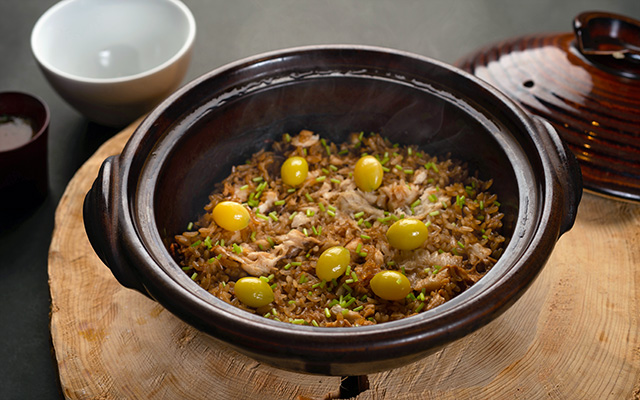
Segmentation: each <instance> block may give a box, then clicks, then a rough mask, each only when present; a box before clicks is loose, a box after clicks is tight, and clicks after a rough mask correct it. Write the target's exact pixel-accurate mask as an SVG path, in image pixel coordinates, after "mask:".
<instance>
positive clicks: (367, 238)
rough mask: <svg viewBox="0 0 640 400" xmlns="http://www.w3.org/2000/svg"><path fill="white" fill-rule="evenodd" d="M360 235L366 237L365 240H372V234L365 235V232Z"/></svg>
mask: <svg viewBox="0 0 640 400" xmlns="http://www.w3.org/2000/svg"><path fill="white" fill-rule="evenodd" d="M360 237H361V238H362V239H364V240H370V239H371V236H369V235H365V234H362V235H360Z"/></svg>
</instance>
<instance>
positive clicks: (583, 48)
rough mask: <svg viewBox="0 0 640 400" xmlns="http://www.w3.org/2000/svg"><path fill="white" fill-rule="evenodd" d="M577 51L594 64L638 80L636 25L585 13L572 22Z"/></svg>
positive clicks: (602, 14) (606, 15)
mask: <svg viewBox="0 0 640 400" xmlns="http://www.w3.org/2000/svg"><path fill="white" fill-rule="evenodd" d="M573 31H574V33H575V35H576V41H577V45H578V50H579V51H580V53H582V54H583V55H584V56H585V57H587V58H588V59H589V60H590V61H592V62H593V63H594V64H596V65H598V66H599V67H602V68H603V69H606V70H608V71H609V72H613V73H618V74H622V75H625V76H627V77H633V78H638V77H640V21H638V20H635V19H633V18H629V17H626V16H623V15H619V14H613V13H608V12H601V11H588V12H584V13H581V14H579V15H578V16H577V17H575V19H574V20H573Z"/></svg>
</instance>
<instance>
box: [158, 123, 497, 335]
mask: <svg viewBox="0 0 640 400" xmlns="http://www.w3.org/2000/svg"><path fill="white" fill-rule="evenodd" d="M365 153H366V154H368V155H373V156H376V157H378V159H379V160H380V161H381V162H382V164H383V166H384V167H385V173H384V177H383V182H382V186H381V187H380V188H378V189H377V190H375V191H373V192H367V193H365V192H362V191H360V190H359V189H357V188H356V185H355V183H354V180H353V179H352V174H353V167H354V165H355V163H356V161H357V160H358V159H359V158H360V157H361V156H362V155H363V154H365ZM291 156H302V157H305V158H306V160H307V162H308V164H309V175H308V177H307V179H306V181H305V182H304V184H303V185H302V186H301V187H299V188H296V189H295V190H292V189H291V188H290V187H288V186H286V185H284V184H283V183H282V179H281V178H280V166H281V165H282V163H283V162H284V160H286V159H287V158H288V157H291ZM491 184H492V181H491V180H489V181H482V180H480V179H478V177H477V174H476V175H470V174H469V171H468V170H467V166H466V165H465V164H463V163H461V162H459V161H455V160H452V159H449V158H445V159H439V158H437V157H432V156H429V155H428V154H426V153H424V152H422V151H420V150H419V149H418V148H417V147H415V146H398V145H394V144H392V143H390V142H389V141H388V140H386V139H384V138H383V137H381V136H380V135H378V134H367V135H363V134H362V133H360V134H351V135H350V136H349V139H348V140H347V141H346V142H345V143H342V144H336V143H328V142H326V141H325V140H324V139H321V138H320V137H319V135H316V134H313V133H312V132H310V131H307V130H303V131H301V132H300V133H299V135H297V136H295V137H291V136H289V135H288V134H285V135H284V136H283V138H282V140H281V141H279V142H276V143H274V144H273V147H272V149H271V150H270V151H264V150H261V151H259V152H258V153H256V154H254V155H253V156H252V157H251V159H250V160H249V161H248V162H247V163H246V164H244V165H238V166H235V167H233V169H232V172H231V174H230V175H229V176H228V177H227V178H226V179H224V180H223V181H222V182H221V183H220V184H219V186H218V187H216V189H215V191H214V193H213V194H211V195H210V196H209V200H210V202H209V204H207V205H206V206H205V207H204V210H205V211H206V213H205V214H204V215H203V216H202V217H201V218H200V219H199V221H197V222H195V223H194V224H193V227H190V229H189V230H188V231H187V232H184V233H183V234H181V235H177V236H175V242H174V243H172V244H171V246H170V250H171V252H172V254H173V255H174V257H175V258H176V260H177V261H178V262H179V264H180V266H182V268H183V270H184V271H185V272H186V274H188V275H189V276H190V277H191V278H192V279H194V280H195V281H196V282H197V283H198V284H199V285H200V286H202V287H203V288H204V289H206V290H207V291H209V292H210V293H211V294H213V295H214V296H217V297H218V298H220V299H222V300H223V301H225V302H227V303H229V304H232V305H234V306H236V307H239V308H241V309H243V310H246V311H247V312H251V313H256V314H258V315H262V316H264V317H265V318H271V319H276V320H279V321H285V322H292V323H298V324H308V325H314V326H328V327H335V326H357V325H371V324H377V323H381V322H387V321H392V320H397V319H401V318H405V317H408V316H411V315H414V314H416V313H419V312H423V311H426V310H430V309H432V308H434V307H436V306H438V305H440V304H443V303H444V302H446V301H448V300H450V299H451V298H453V297H455V296H457V295H458V294H460V293H461V292H463V291H464V290H466V289H467V288H468V287H470V286H471V285H473V284H474V283H475V282H477V281H478V280H479V279H480V278H481V277H482V276H483V275H485V274H486V273H487V271H488V270H489V269H490V268H491V267H492V266H493V265H494V264H495V262H496V261H497V259H498V258H499V257H500V255H501V254H502V251H503V247H504V243H505V238H504V237H503V236H502V235H501V234H500V229H501V227H502V222H501V219H502V217H503V214H502V213H500V211H499V203H498V201H497V196H496V195H495V194H492V193H491V192H489V188H490V187H491ZM223 200H231V201H235V202H238V203H242V204H245V205H246V206H247V207H248V208H249V209H250V210H251V212H250V215H251V220H250V222H249V226H248V227H247V228H245V229H243V230H241V231H237V232H230V231H226V230H224V229H222V228H219V227H218V226H217V225H216V224H215V222H214V221H213V218H212V216H211V211H212V210H213V208H214V206H215V205H216V204H218V203H219V202H221V201H223ZM404 216H406V217H411V218H417V219H420V220H422V221H423V222H425V224H427V225H428V229H429V237H428V239H427V241H426V243H425V244H424V245H423V246H422V247H421V248H419V249H416V250H413V251H401V250H397V249H394V248H393V247H391V246H390V245H389V244H388V242H387V239H386V236H385V233H386V231H387V229H388V227H389V226H390V225H391V224H392V223H393V222H394V221H395V220H397V219H399V218H403V217H404ZM336 245H340V246H344V247H345V248H347V249H348V250H349V251H350V253H351V265H350V267H349V268H348V270H347V273H345V275H343V276H342V277H340V278H339V279H337V280H334V281H333V282H324V283H323V282H322V281H320V280H319V279H318V278H317V277H316V275H315V264H316V261H317V259H318V257H319V256H320V254H322V252H323V251H324V250H326V249H327V248H329V247H332V246H336ZM385 269H392V270H399V271H402V272H403V273H404V274H405V275H406V276H407V278H409V281H410V282H411V287H412V292H411V293H410V294H409V295H408V296H407V297H406V298H405V299H403V300H400V301H388V300H383V299H381V298H379V297H377V296H376V295H375V294H374V293H373V292H372V290H371V288H370V287H369V281H370V280H371V278H373V276H374V275H375V274H376V273H377V272H379V271H381V270H385ZM249 275H250V276H258V277H260V276H262V277H265V278H263V279H268V280H269V284H270V285H272V287H273V288H274V290H273V291H274V296H275V300H274V301H273V302H272V303H271V304H269V305H267V306H264V307H259V308H257V309H254V308H251V307H247V306H246V305H244V304H243V303H241V302H240V301H239V300H238V299H237V298H236V296H235V295H234V282H235V281H237V280H238V279H239V278H241V277H244V276H249Z"/></svg>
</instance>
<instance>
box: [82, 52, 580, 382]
mask: <svg viewBox="0 0 640 400" xmlns="http://www.w3.org/2000/svg"><path fill="white" fill-rule="evenodd" d="M302 128H306V129H310V130H313V131H316V132H319V133H321V134H322V135H323V136H324V137H326V138H327V139H330V140H334V141H341V139H343V138H344V137H345V134H346V133H348V132H353V131H362V130H364V131H376V132H380V133H381V134H383V135H385V136H388V137H389V138H390V139H391V140H392V141H395V142H400V143H404V144H408V143H413V144H418V145H420V147H421V148H422V149H423V150H425V151H427V152H428V153H430V154H434V155H436V154H445V153H451V156H452V157H455V158H459V159H464V160H466V161H468V163H469V166H470V167H471V169H477V170H478V171H479V173H480V176H481V177H493V178H494V179H495V184H494V187H493V189H494V190H495V191H496V192H497V193H498V195H499V196H500V197H499V198H500V199H501V203H502V205H503V211H504V213H505V219H504V221H505V233H506V235H507V236H509V237H510V238H511V240H510V243H509V245H508V248H507V250H506V251H505V253H504V255H503V256H502V258H501V259H500V260H499V262H498V263H497V264H496V266H495V267H494V268H493V269H492V270H491V271H490V272H489V273H488V274H487V275H486V276H485V277H484V278H483V279H482V280H481V281H480V282H479V283H478V284H476V285H475V286H473V287H472V288H471V289H469V290H468V291H466V292H464V293H463V294H461V295H460V296H458V297H456V298H454V299H452V300H450V301H449V302H447V303H445V304H444V305H442V306H439V307H436V308H435V309H433V310H429V311H426V312H424V313H421V314H419V315H417V316H413V317H410V318H405V319H404V320H400V321H394V322H388V323H384V324H380V325H377V326H366V327H352V328H318V327H313V326H299V325H293V324H287V323H281V322H278V321H273V320H267V319H265V318H262V317H260V316H257V315H253V314H250V313H247V312H244V311H242V310H240V309H237V308H235V307H233V306H231V305H229V304H227V303H225V302H223V301H221V300H219V299H217V298H215V297H214V296H212V295H210V294H209V293H208V292H206V291H205V290H203V289H201V288H200V287H199V286H198V285H197V284H196V283H194V282H193V281H192V280H191V279H190V278H189V277H188V276H186V274H184V272H183V271H182V270H181V269H180V267H179V266H178V265H177V264H176V263H175V262H174V261H173V259H172V258H171V256H170V255H169V252H168V251H167V249H166V247H165V239H167V238H171V237H172V235H174V234H176V233H179V232H182V231H183V230H184V228H185V226H186V225H187V223H188V221H191V220H193V219H194V218H196V217H197V216H198V215H199V214H200V213H201V212H202V211H201V210H202V206H203V205H204V204H206V202H207V196H208V194H209V192H210V191H211V190H212V188H213V186H214V183H215V182H217V181H219V180H220V179H221V178H223V177H224V176H225V175H226V174H228V173H229V172H230V168H231V166H232V165H233V164H235V163H238V162H242V161H243V160H245V159H246V158H247V157H248V156H249V155H250V154H251V153H253V152H255V151H257V150H259V149H261V148H263V147H265V146H268V145H269V144H270V143H271V142H272V141H273V140H274V139H275V138H278V137H280V136H281V135H282V133H284V132H297V131H298V130H300V129H302ZM581 193H582V186H581V179H580V172H579V169H578V167H577V163H576V162H575V159H574V157H572V156H571V154H570V152H568V151H567V150H566V149H565V147H564V145H563V143H562V141H561V140H560V138H559V137H558V135H557V134H556V132H555V131H554V130H553V128H552V127H551V126H550V125H549V124H548V123H546V122H544V121H542V120H540V119H537V118H532V117H531V116H529V115H528V114H527V113H526V112H524V111H523V110H522V109H521V108H520V107H519V106H517V105H515V103H513V102H512V101H511V100H509V99H508V98H507V97H505V96H504V95H502V94H501V93H499V92H498V91H496V90H495V89H494V88H492V87H491V86H489V85H487V84H486V83H484V82H482V81H481V80H479V79H477V78H475V77H473V76H471V75H468V74H466V73H464V72H462V71H460V70H457V69H455V68H453V67H451V66H448V65H446V64H443V63H440V62H437V61H434V60H430V59H427V58H424V57H420V56H416V55H412V54H408V53H404V52H399V51H394V50H388V49H381V48H374V47H363V46H312V47H305V48H296V49H289V50H283V51H279V52H274V53H269V54H264V55H259V56H256V57H252V58H249V59H246V60H242V61H239V62H236V63H233V64H231V65H228V66H225V67H222V68H220V69H217V70H215V71H212V72H210V73H208V74H206V75H204V76H202V77H201V78H199V79H197V80H195V81H194V82H192V83H190V84H188V85H187V86H185V87H184V88H182V89H181V90H179V91H178V92H177V93H175V94H174V95H173V96H171V97H170V98H169V99H168V100H167V101H165V102H164V103H163V104H161V105H160V106H159V107H158V108H157V109H156V110H154V111H153V112H152V113H151V114H150V115H149V116H148V117H147V118H146V119H145V120H144V121H143V122H142V124H141V125H140V126H139V127H138V129H137V130H136V132H135V133H134V135H133V136H132V138H131V139H130V141H129V142H128V144H127V146H126V147H125V149H124V150H123V152H122V154H120V155H119V156H114V157H111V158H109V159H107V160H106V161H105V163H104V164H103V166H102V169H101V171H100V174H99V176H98V178H97V179H96V181H95V183H94V185H93V187H92V189H91V190H90V192H89V193H88V194H87V197H86V199H85V206H84V212H85V214H84V219H85V226H86V230H87V233H88V236H89V238H90V240H91V243H92V245H93V247H94V248H95V250H96V252H97V253H98V255H99V256H100V258H101V259H102V260H103V261H104V262H105V264H107V265H108V266H109V268H111V270H112V271H113V274H114V275H115V277H116V278H117V279H118V280H119V281H120V282H121V283H122V284H123V285H124V286H127V287H130V288H133V289H136V290H138V291H140V292H142V293H144V294H146V295H148V296H150V297H152V298H154V299H155V300H157V301H158V302H159V303H160V304H162V305H163V306H164V307H166V308H167V309H168V310H170V311H171V312H172V313H174V314H175V315H176V316H178V317H180V318H182V319H183V320H184V321H186V322H188V323H190V324H192V325H194V326H195V327H197V328H199V329H201V330H202V331H204V332H206V333H208V334H210V335H212V336H214V337H216V338H218V339H220V340H222V341H224V342H226V343H227V344H229V345H230V346H233V347H234V348H235V349H237V350H238V351H240V352H243V353H245V354H247V355H249V356H251V357H254V358H255V359H257V360H259V361H261V362H265V363H268V364H271V365H274V366H276V367H279V368H283V369H288V370H293V371H299V372H308V373H318V374H330V375H363V374H367V373H372V372H376V371H381V370H385V369H391V368H395V367H399V366H401V365H403V364H406V363H409V362H412V361H415V360H418V359H420V358H421V357H424V356H425V355H426V354H428V353H430V352H432V351H435V350H437V349H438V348H440V347H441V346H443V345H445V344H446V343H448V342H450V341H453V340H455V339H457V338H460V337H462V336H464V335H466V334H468V333H470V332H472V331H474V330H475V329H477V328H479V327H481V326H483V325H485V324H487V323H488V322H489V321H490V320H492V319H493V318H495V317H496V316H497V315H499V314H500V313H501V312H502V311H504V310H505V309H506V308H507V307H508V306H509V305H511V304H512V303H513V302H514V301H515V300H516V299H517V298H518V297H519V296H520V295H521V294H522V293H523V291H524V290H525V288H526V287H528V286H529V285H530V284H531V282H532V281H533V279H534V278H535V276H536V275H537V274H538V272H539V271H540V270H541V268H542V267H543V265H544V264H545V262H546V260H547V259H548V257H549V255H550V254H551V251H552V248H553V246H554V244H555V242H556V240H557V239H558V237H559V236H560V235H561V234H562V233H563V232H566V231H567V230H568V229H570V228H571V226H572V224H573V221H574V218H575V215H576V209H577V206H578V203H579V201H580V197H581Z"/></svg>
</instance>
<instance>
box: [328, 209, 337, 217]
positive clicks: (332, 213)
mask: <svg viewBox="0 0 640 400" xmlns="http://www.w3.org/2000/svg"><path fill="white" fill-rule="evenodd" d="M327 214H329V216H331V217H335V216H336V213H335V211H331V210H327Z"/></svg>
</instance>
